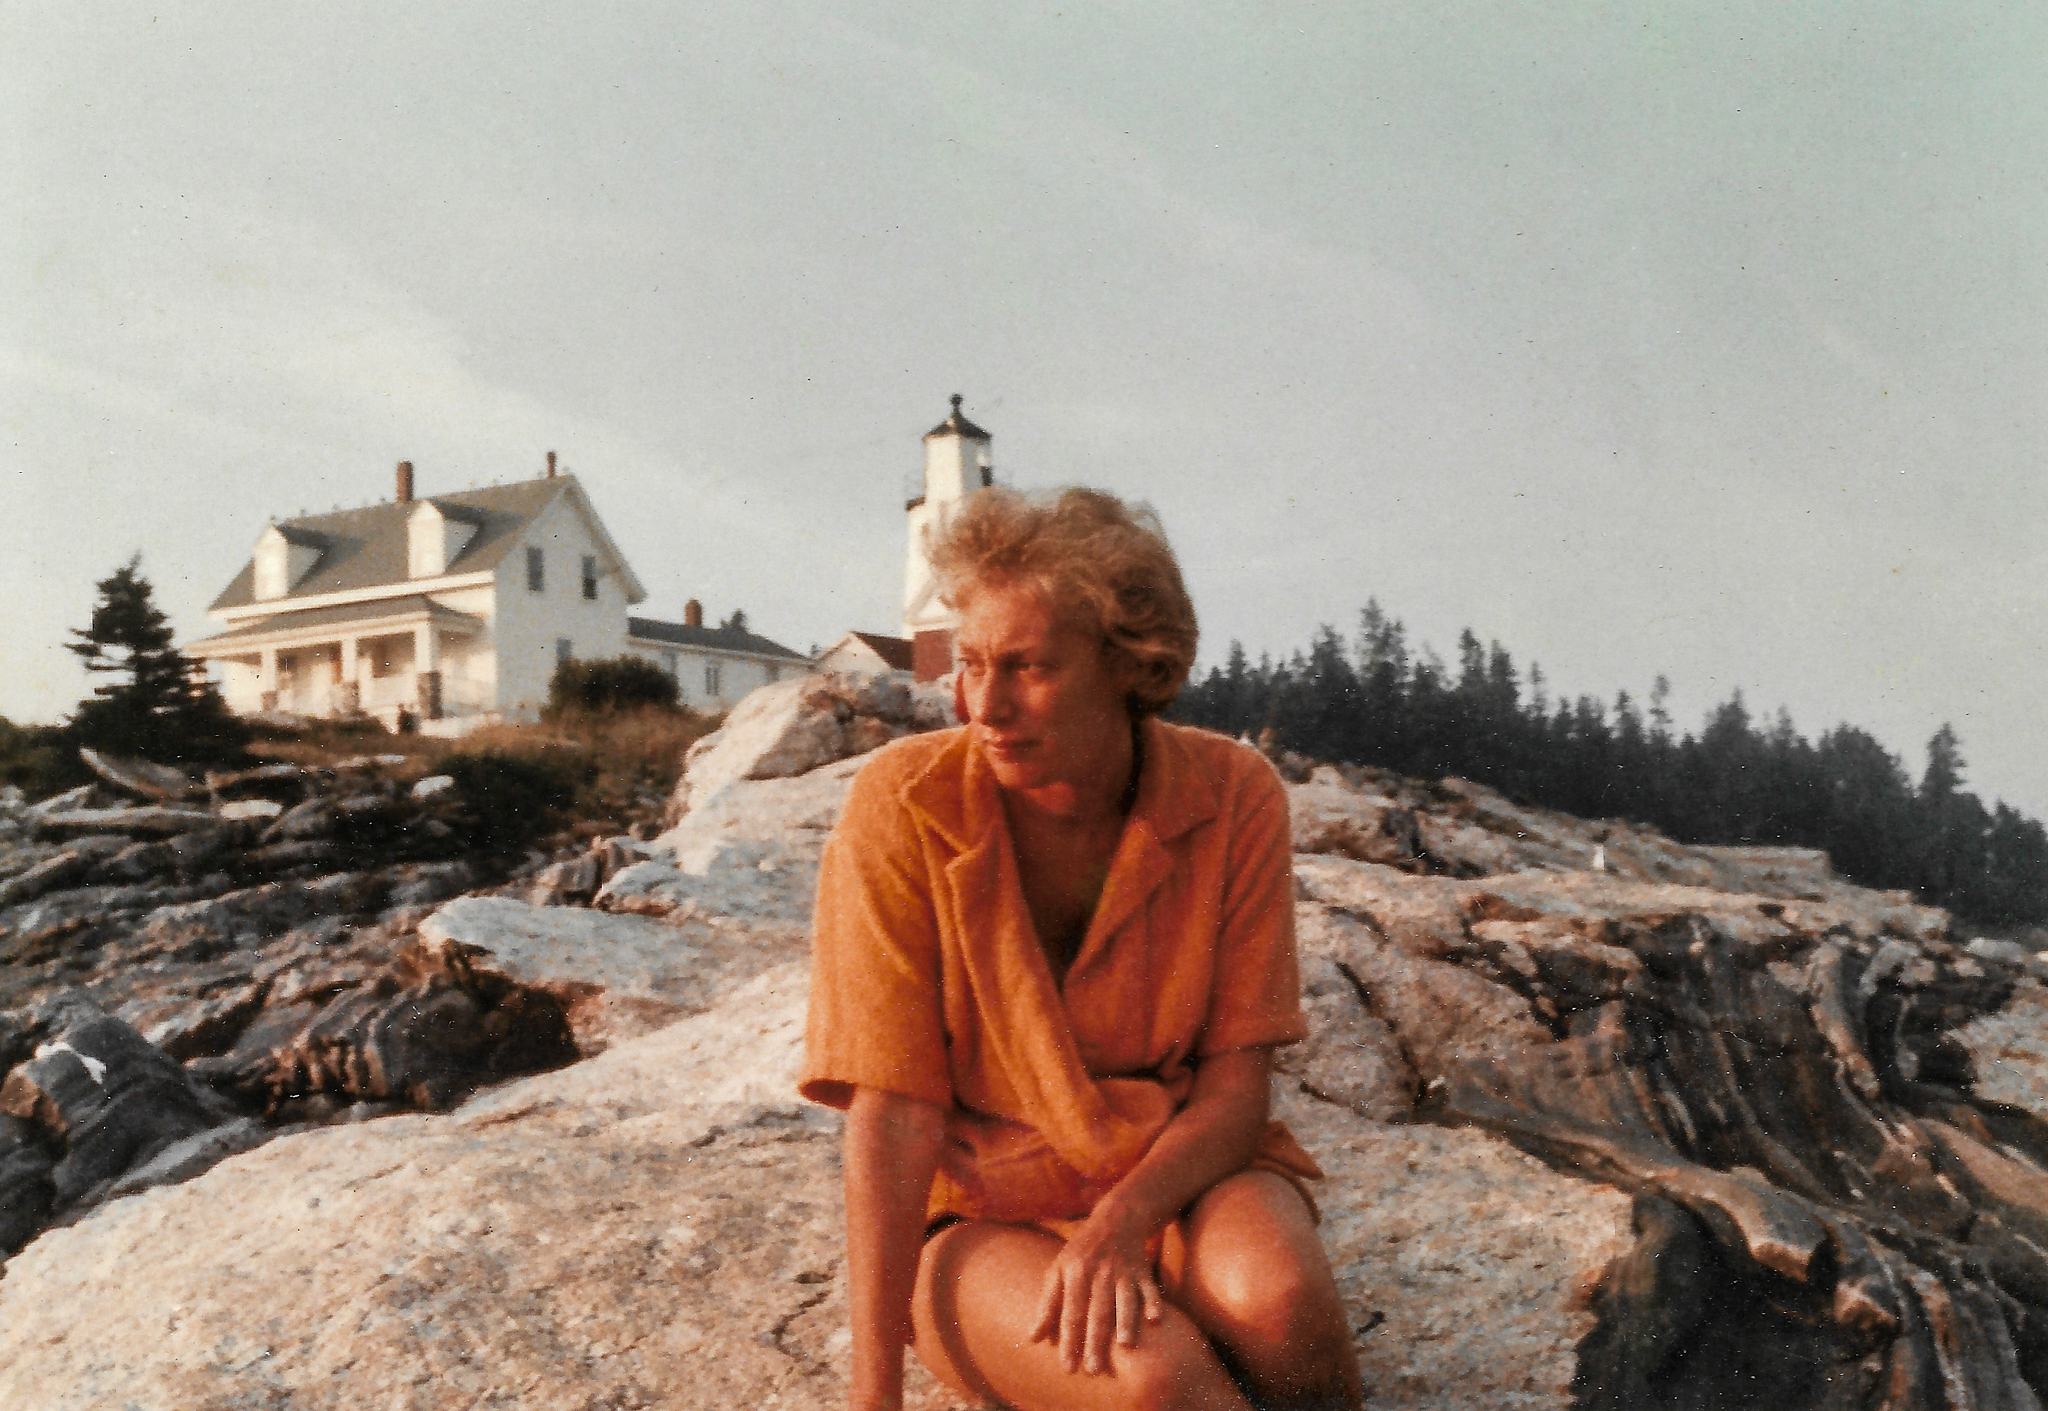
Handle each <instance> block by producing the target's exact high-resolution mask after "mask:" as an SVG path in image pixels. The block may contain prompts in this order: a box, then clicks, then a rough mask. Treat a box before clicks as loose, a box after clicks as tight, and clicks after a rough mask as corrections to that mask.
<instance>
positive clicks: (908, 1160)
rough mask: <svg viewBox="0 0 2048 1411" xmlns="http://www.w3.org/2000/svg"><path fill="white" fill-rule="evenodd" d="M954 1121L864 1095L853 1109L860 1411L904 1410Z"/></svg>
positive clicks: (849, 1279) (850, 1141)
mask: <svg viewBox="0 0 2048 1411" xmlns="http://www.w3.org/2000/svg"><path fill="white" fill-rule="evenodd" d="M945 1133H946V1114H945V1112H944V1111H943V1110H941V1109H940V1108H938V1107H936V1106H934V1105H933V1104H931V1103H928V1102H923V1101H920V1100H919V1099H917V1098H912V1097H904V1096H902V1095H900V1094H898V1093H892V1092H885V1091H883V1090H882V1089H879V1088H858V1089H856V1090H855V1092H854V1095H853V1104H852V1106H851V1107H849V1108H848V1109H847V1114H846V1137H845V1143H846V1145H845V1167H846V1283H847V1303H848V1305H849V1311H850V1314H851V1323H852V1331H853V1369H852V1372H853V1379H852V1389H851V1405H852V1406H853V1407H855V1408H857V1411H896V1408H898V1407H900V1406H901V1405H902V1404H903V1349H904V1348H906V1347H908V1346H909V1345H910V1296H911V1293H912V1291H913V1290H914V1289H915V1288H916V1286H917V1260H918V1254H919V1251H920V1247H921V1245H922V1238H921V1237H922V1235H923V1233H924V1215H925V1203H926V1201H927V1200H928V1199H929V1198H930V1195H931V1187H932V1175H933V1173H934V1172H936V1171H937V1170H938V1165H939V1146H940V1143H941V1142H942V1141H944V1139H945Z"/></svg>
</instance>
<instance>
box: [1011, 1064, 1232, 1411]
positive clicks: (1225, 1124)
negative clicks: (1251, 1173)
mask: <svg viewBox="0 0 2048 1411" xmlns="http://www.w3.org/2000/svg"><path fill="white" fill-rule="evenodd" d="M1271 1066H1272V1060H1271V1055H1270V1052H1269V1050H1267V1049H1264V1048H1247V1049H1236V1050H1233V1051H1231V1052H1229V1053H1219V1054H1216V1055H1214V1056H1213V1057H1210V1058H1206V1059H1203V1060H1202V1063H1201V1065H1200V1067H1198V1068H1197V1069H1196V1070H1195V1083H1194V1087H1193V1088H1192V1089H1191V1090H1190V1091H1189V1093H1188V1101H1187V1105H1186V1106H1185V1107H1183V1108H1181V1110H1180V1111H1179V1112H1178V1113H1176V1114H1175V1115H1174V1118H1173V1120H1172V1121H1171V1122H1168V1123H1167V1124H1166V1128H1165V1130H1164V1131H1162V1132H1161V1133H1160V1134H1159V1137H1158V1139H1157V1140H1156V1141H1154V1142H1153V1143H1152V1148H1151V1150H1150V1151H1148V1152H1146V1153H1145V1156H1144V1159H1143V1160H1141V1161H1139V1163H1138V1164H1137V1165H1136V1166H1134V1167H1133V1168H1131V1173H1130V1174H1129V1175H1127V1176H1125V1177H1124V1178H1123V1180H1121V1181H1119V1182H1118V1183H1117V1184H1116V1187H1115V1188H1114V1189H1113V1190H1111V1191H1110V1193H1109V1194H1108V1195H1106V1196H1104V1197H1103V1198H1102V1200H1101V1201H1099V1202H1098V1203H1097V1204H1096V1207H1095V1209H1094V1210H1093V1211H1092V1212H1091V1213H1090V1214H1089V1216H1088V1219H1087V1220H1086V1221H1085V1222H1084V1223H1083V1224H1082V1226H1081V1227H1080V1228H1079V1229H1078V1230H1076V1231H1075V1232H1074V1233H1073V1235H1072V1236H1071V1237H1070V1238H1069V1239H1068V1240H1067V1244H1066V1247H1065V1248H1064V1249H1063V1250H1061V1251H1060V1255H1059V1257H1058V1259H1056V1260H1055V1261H1054V1262H1053V1266H1052V1268H1051V1269H1050V1270H1048V1271H1047V1273H1046V1283H1045V1293H1044V1296H1043V1299H1042V1300H1041V1302H1040V1304H1039V1323H1038V1328H1037V1331H1036V1332H1035V1334H1034V1336H1035V1337H1036V1338H1038V1339H1040V1340H1044V1339H1048V1338H1057V1340H1058V1342H1059V1347H1060V1352H1061V1354H1062V1356H1063V1357H1064V1358H1065V1360H1066V1364H1067V1366H1068V1367H1069V1368H1070V1369H1073V1368H1080V1367H1085V1368H1086V1369H1087V1370H1088V1371H1090V1372H1107V1371H1108V1370H1109V1345H1110V1341H1111V1339H1112V1337H1113V1338H1114V1339H1115V1341H1117V1342H1118V1343H1121V1344H1122V1345H1123V1346H1125V1347H1131V1346H1134V1345H1135V1344H1136V1343H1137V1341H1138V1325H1139V1322H1140V1321H1141V1317H1142V1321H1144V1322H1154V1321H1157V1319H1158V1317H1159V1314H1160V1294H1159V1286H1158V1284H1157V1283H1156V1282H1155V1281H1154V1280H1153V1277H1152V1267H1151V1262H1150V1261H1149V1260H1148V1259H1147V1258H1146V1257H1145V1244H1146V1241H1148V1240H1150V1239H1151V1237H1152V1235H1153V1233H1154V1232H1155V1231H1157V1230H1158V1229H1159V1228H1160V1227H1161V1226H1163V1225H1165V1224H1166V1222H1167V1221H1168V1220H1171V1219H1172V1218H1173V1217H1174V1216H1175V1215H1177V1214H1179V1213H1180V1212H1181V1211H1182V1210H1184V1209H1186V1208H1187V1206H1188V1205H1190V1204H1191V1203H1192V1202H1193V1201H1194V1199H1195V1197H1197V1196H1199V1195H1200V1194H1201V1193H1202V1192H1203V1191H1206V1190H1208V1189H1209V1187H1211V1186H1213V1185H1215V1184H1216V1183H1217V1182H1218V1181H1220V1180H1222V1179H1223V1178H1224V1177H1225V1176H1229V1175H1233V1174H1235V1173H1236V1172H1238V1171H1241V1170H1243V1169H1244V1168H1245V1167H1246V1166H1247V1165H1249V1164H1250V1162H1251V1159H1252V1155H1253V1153H1254V1152H1256V1151H1257V1150H1258V1143H1259V1136H1260V1134H1261V1133H1262V1132H1263V1131H1264V1130H1265V1126H1266V1114H1267V1104H1268V1102H1269V1082H1270V1072H1271Z"/></svg>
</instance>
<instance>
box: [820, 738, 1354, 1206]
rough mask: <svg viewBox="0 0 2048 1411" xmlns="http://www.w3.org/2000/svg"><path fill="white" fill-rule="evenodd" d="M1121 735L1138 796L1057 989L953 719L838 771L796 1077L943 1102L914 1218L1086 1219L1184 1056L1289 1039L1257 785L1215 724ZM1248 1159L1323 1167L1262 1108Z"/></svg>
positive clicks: (1282, 822) (1269, 787)
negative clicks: (846, 773) (1263, 1123)
mask: <svg viewBox="0 0 2048 1411" xmlns="http://www.w3.org/2000/svg"><path fill="white" fill-rule="evenodd" d="M1143 732H1144V733H1143V737H1142V763H1141V766H1140V770H1139V780H1138V793H1137V800H1136V803H1135V805H1134V806H1133V808H1132V810H1131V814H1130V817H1129V818H1128V819H1127V820H1126V822H1125V826H1124V831H1123V836H1122V839H1121V840H1120V841H1119V843H1118V845H1117V850H1116V853H1115V856H1114V858H1113V859H1112V861H1111V864H1110V872H1109V878H1108V881H1107V883H1106V884H1105V885H1104V887H1103V890H1102V897H1101V900H1100V901H1098V902H1097V904H1096V908H1095V914H1094V917H1093V919H1092V920H1091V921H1090V923H1089V926H1088V931H1087V934H1086V936H1085V937H1084V938H1083V940H1082V942H1081V948H1080V950H1079V952H1078V953H1077V954H1076V955H1075V957H1074V961H1073V964H1072V965H1071V966H1070V967H1069V969H1068V971H1067V974H1066V977H1065V980H1064V982H1063V983H1057V984H1056V983H1055V981H1054V979H1053V974H1052V969H1051V966H1050V964H1049V963H1048V961H1047V959H1046V956H1045V952H1044V950H1043V948H1042V947H1041V945H1040V943H1039V938H1038V934H1037V931H1036V929H1035V927H1034V926H1033V924H1032V920H1031V913H1030V910H1029V908H1028V907H1027V905H1026V904H1025V900H1024V893H1023V888H1022V885H1021V884H1020V882H1019V879H1018V875H1017V863H1016V856H1015V852H1014V849H1013V848H1012V846H1011V843H1010V836H1009V829H1008V825H1007V823H1006V821H1005V819H1004V815H1003V808H1002V802H1001V798H1000V796H999V793H998V789H997V785H996V781H995V776H994V774H993V773H992V772H991V770H990V768H989V765H988V762H987V760H986V758H985V757H984V756H983V754H982V752H981V750H980V749H979V747H977V746H976V745H975V744H974V743H973V742H972V739H971V737H970V736H969V734H968V732H967V731H966V730H964V729H954V730H945V731H940V732H937V733H934V734H929V735H918V736H913V737H911V738H909V739H906V740H901V741H898V742H896V743H895V744H892V745H889V746H887V747H886V748H884V749H883V750H881V751H880V752H878V753H877V754H876V755H875V757H874V758H873V759H872V760H870V761H869V762H868V763H867V764H866V765H865V766H864V767H863V768H862V769H861V771H860V773H859V774H858V775H857V776H856V777H855V779H854V781H853V786H852V791H851V793H850V794H849V795H848V798H847V802H846V809H845V812H844V814H843V815H842V816H841V818H840V821H839V826H838V827H837V828H836V829H835V830H834V831H833V834H832V837H831V840H830V841H829V842H828V843H827V844H826V847H825V854H824V860H823V865H822V870H821V872H820V875H819V879H818V901H817V911H816V915H815V918H814V924H813V951H812V961H811V1001H810V1023H809V1028H808V1031H807V1033H806V1036H805V1062H804V1072H803V1078H802V1081H801V1083H800V1085H799V1090H800V1091H801V1092H802V1093H803V1095H804V1096H805V1097H807V1098H810V1099H811V1100H813V1101H815V1102H822V1103H826V1104H828V1105H830V1106H833V1107H839V1108H844V1107H845V1106H846V1105H847V1104H848V1103H850V1102H851V1101H852V1100H853V1091H854V1089H855V1088H856V1087H872V1088H879V1089H883V1090H885V1091H889V1092H895V1093H902V1094H904V1095H906V1096H909V1097H914V1098H920V1099H923V1100H924V1101H927V1102H931V1103H935V1104H938V1105H939V1106H941V1107H944V1108H945V1109H947V1122H946V1135H947V1140H946V1143H945V1147H944V1151H943V1155H942V1156H941V1159H940V1168H939V1173H938V1177H937V1179H936V1180H935V1181H934V1183H933V1188H932V1195H931V1202H930V1211H931V1214H932V1215H934V1216H936V1215H940V1214H953V1215H960V1216H964V1217H967V1218H970V1219H994V1220H1011V1221H1020V1222H1028V1221H1038V1220H1070V1219H1076V1218H1079V1217H1081V1216H1085V1215H1086V1214H1087V1213H1088V1211H1089V1210H1090V1209H1092V1208H1093V1206H1094V1204H1095V1202H1096V1201H1097V1200H1099V1199H1100V1198H1101V1197H1102V1196H1103V1195H1104V1194H1105V1193H1106V1192H1107V1191H1108V1190H1109V1189H1110V1188H1111V1187H1112V1186H1114V1185H1115V1184H1116V1182H1117V1181H1119V1180H1120V1179H1122V1178H1123V1176H1124V1175H1125V1174H1127V1173H1128V1172H1129V1171H1130V1170H1131V1168H1132V1167H1133V1166H1135V1165H1136V1164H1137V1162H1138V1160H1139V1158H1141V1157H1142V1156H1143V1155H1144V1154H1145V1152H1146V1150H1147V1149H1148V1148H1149V1147H1150V1146H1151V1144H1152V1141H1153V1140H1154V1139H1155V1138H1156V1137H1157V1136H1158V1135H1159V1133H1160V1132H1161V1130H1163V1129H1164V1128H1165V1126H1166V1124H1167V1122H1168V1121H1169V1120H1170V1119H1171V1118H1172V1116H1173V1114H1174V1113H1175V1112H1177V1111H1179V1109H1180V1107H1181V1106H1182V1104H1183V1103H1185V1102H1186V1100H1187V1095H1188V1090H1189V1088H1190V1087H1191V1086H1192V1084H1193V1081H1194V1065H1195V1064H1196V1062H1197V1061H1199V1060H1200V1059H1202V1058H1205V1057H1208V1056H1209V1055H1212V1054H1217V1053H1224V1052H1228V1051H1230V1050H1232V1049H1241V1048H1253V1047H1259V1046H1264V1045H1271V1044H1283V1043H1291V1042H1293V1041H1295V1040H1297V1039H1300V1038H1302V1037H1303V1036H1304V1035H1305V1034H1306V1033H1307V1025H1306V1021H1305V1019H1304V1016H1303V1014H1302V1011H1301V998H1300V982H1299V978H1298V970H1297V967H1296V962H1295V954H1294V888H1293V874H1292V871H1291V867H1290V861H1291V853H1290V847H1289V841H1288V813H1287V795H1286V792H1285V790H1284V789H1283V788H1282V786H1281V784H1280V780H1279V778H1278V777H1277V776H1276V775H1275V774H1274V773H1273V770H1272V767H1271V766H1270V765H1268V764H1267V763H1266V761H1265V760H1264V759H1263V758H1262V757H1261V756H1260V755H1258V754H1257V753H1255V752H1254V751H1252V750H1250V749H1248V748H1246V747H1244V746H1242V745H1239V744H1237V743H1235V742H1234V741H1231V740H1228V739H1226V738H1224V737H1223V736H1220V735H1215V734H1211V733H1209V732H1207V731H1203V730H1194V729H1189V728H1186V727H1182V726H1175V725H1169V724H1166V723H1165V722H1163V721H1159V720H1156V719H1152V720H1147V721H1146V722H1145V724H1144V726H1143ZM1256 1164H1258V1165H1260V1166H1265V1167H1269V1168H1271V1169H1275V1170H1279V1171H1282V1172H1283V1173H1285V1174H1288V1175H1290V1176H1292V1177H1294V1178H1295V1179H1297V1180H1299V1179H1301V1178H1312V1177H1316V1176H1320V1175H1321V1174H1322V1173H1321V1172H1320V1171H1318V1170H1317V1169H1316V1165H1315V1163H1314V1162H1313V1161H1312V1160H1310V1159H1309V1157H1308V1155H1307V1153H1305V1152H1303V1151H1302V1149H1301V1148H1300V1146H1298V1145H1297V1144H1296V1143H1295V1141H1294V1139H1293V1137H1292V1136H1291V1135H1289V1134H1288V1132H1287V1129H1286V1128H1285V1127H1284V1126H1282V1125H1281V1124H1280V1123H1278V1122H1275V1123H1271V1124H1269V1125H1268V1127H1267V1129H1266V1132H1265V1133H1264V1135H1263V1137H1262V1139H1261V1142H1260V1146H1259V1155H1258V1158H1257V1162H1256Z"/></svg>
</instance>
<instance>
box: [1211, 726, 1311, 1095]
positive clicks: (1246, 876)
mask: <svg viewBox="0 0 2048 1411" xmlns="http://www.w3.org/2000/svg"><path fill="white" fill-rule="evenodd" d="M1233 794H1234V797H1233V798H1232V800H1231V803H1230V808H1229V811H1228V826H1229V828H1230V830H1231V832H1230V839H1229V843H1228V846H1227V848H1226V850H1225V858H1224V866H1225V870H1226V875H1225V877H1224V879H1223V908H1222V922H1221V927H1220V930H1219V932H1218V934H1217V938H1216V964H1215V980H1214V983H1213V987H1212V988H1211V990H1210V992H1209V1013H1208V1017H1207V1019H1206V1020H1205V1021H1204V1023H1203V1026H1202V1035H1201V1039H1200V1042H1199V1044H1198V1045H1197V1052H1198V1053H1199V1054H1200V1055H1201V1056H1203V1057H1205V1058H1206V1057H1208V1056H1210V1055H1212V1054H1218V1053H1228V1052H1230V1051H1231V1050H1233V1049H1242V1048H1261V1047H1265V1046H1267V1045H1272V1044H1287V1043H1294V1042H1296V1041H1298V1040H1300V1039H1303V1038H1306V1037H1307V1036H1308V1020H1307V1016H1306V1015H1304V1014H1303V1012H1302V1008H1301V969H1300V963H1299V962H1298V961H1297V960H1296V958H1295V953H1294V863H1293V845H1292V842H1291V835H1290V833H1289V819H1288V809H1287V790H1286V787H1285V786H1284V785H1283V784H1281V782H1280V776H1279V775H1277V774H1275V773H1274V772H1273V769H1272V766H1271V765H1269V764H1267V763H1266V762H1265V760H1264V759H1259V758H1250V759H1247V760H1246V761H1245V762H1244V764H1243V765H1242V766H1241V767H1240V769H1239V771H1238V777H1237V787H1236V789H1235V790H1234V791H1233Z"/></svg>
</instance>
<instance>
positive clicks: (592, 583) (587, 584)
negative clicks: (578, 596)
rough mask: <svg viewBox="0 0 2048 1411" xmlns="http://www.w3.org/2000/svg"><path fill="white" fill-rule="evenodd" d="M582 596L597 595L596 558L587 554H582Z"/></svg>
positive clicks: (591, 596) (593, 596) (592, 596)
mask: <svg viewBox="0 0 2048 1411" xmlns="http://www.w3.org/2000/svg"><path fill="white" fill-rule="evenodd" d="M583 596H584V597H586V598H595V597H596V596H597V560H596V559H594V558H592V557H591V556H590V555H589V554H585V555H584V556H583Z"/></svg>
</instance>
